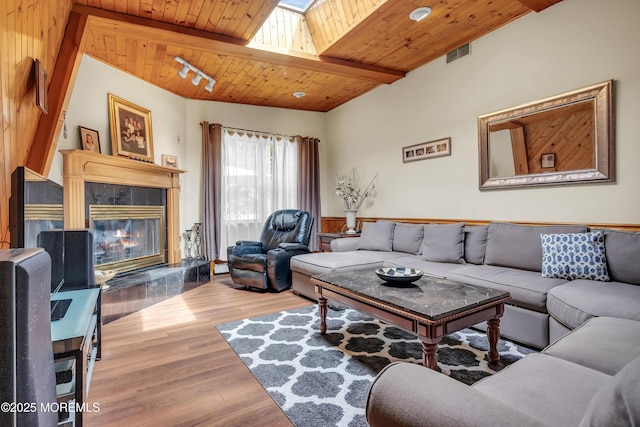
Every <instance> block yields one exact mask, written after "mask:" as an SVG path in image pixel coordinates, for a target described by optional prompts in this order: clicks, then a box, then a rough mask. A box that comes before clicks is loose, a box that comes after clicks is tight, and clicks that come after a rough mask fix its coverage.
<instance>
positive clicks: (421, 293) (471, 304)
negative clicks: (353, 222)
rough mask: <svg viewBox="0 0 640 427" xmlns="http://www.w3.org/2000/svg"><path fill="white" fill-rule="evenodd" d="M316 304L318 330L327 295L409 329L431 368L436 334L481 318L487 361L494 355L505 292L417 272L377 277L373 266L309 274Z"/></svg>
mask: <svg viewBox="0 0 640 427" xmlns="http://www.w3.org/2000/svg"><path fill="white" fill-rule="evenodd" d="M311 282H312V283H313V284H315V289H316V294H317V295H318V303H319V307H320V319H321V320H320V333H321V334H325V333H326V331H327V320H326V319H327V299H331V300H333V301H336V302H340V303H342V304H345V305H347V306H349V307H352V308H354V309H356V310H358V311H361V312H363V313H367V314H370V315H371V316H374V317H377V318H378V319H380V320H382V321H385V322H389V323H392V324H394V325H396V326H398V327H399V328H402V329H404V330H407V331H409V332H413V333H415V334H417V335H418V337H419V338H420V340H421V341H422V349H423V364H424V365H425V366H426V367H428V368H431V369H434V370H435V369H437V364H438V358H437V351H438V343H439V342H440V341H441V340H442V337H443V336H445V335H447V334H450V333H453V332H456V331H459V330H461V329H464V328H467V327H469V326H472V325H475V324H477V323H480V322H483V321H487V324H488V328H487V338H488V340H489V361H490V362H491V363H495V362H497V361H498V360H500V354H499V353H498V348H497V347H498V337H499V336H500V318H501V317H502V314H503V313H504V303H505V301H508V300H509V299H510V298H511V296H510V295H509V293H508V292H503V291H498V290H495V289H490V288H485V287H482V286H476V285H467V284H465V283H460V282H454V281H452V280H445V279H438V278H435V277H430V276H426V275H425V276H422V278H420V279H419V280H418V281H416V282H414V283H411V284H408V285H393V284H391V283H387V282H385V281H384V280H382V279H380V278H379V277H378V276H377V275H376V273H375V269H373V268H371V269H363V270H352V271H344V272H334V273H327V274H321V275H318V276H313V277H312V278H311Z"/></svg>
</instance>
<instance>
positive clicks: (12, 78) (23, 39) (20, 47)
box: [0, 0, 73, 249]
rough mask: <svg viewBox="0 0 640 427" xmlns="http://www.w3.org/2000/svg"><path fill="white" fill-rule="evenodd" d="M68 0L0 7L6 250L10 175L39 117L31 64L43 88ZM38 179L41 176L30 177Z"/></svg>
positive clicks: (1, 234) (6, 1)
mask: <svg viewBox="0 0 640 427" xmlns="http://www.w3.org/2000/svg"><path fill="white" fill-rule="evenodd" d="M72 6H73V4H72V0H2V1H0V115H1V116H2V131H1V132H0V158H1V159H2V161H1V162H0V241H1V244H0V248H3V249H4V248H8V247H9V243H8V242H9V197H10V193H11V174H12V173H13V171H14V169H15V168H16V167H18V166H24V165H25V164H26V162H27V158H28V156H29V152H30V150H31V144H32V142H33V138H34V135H35V132H36V129H37V126H38V121H39V120H40V117H41V115H42V113H41V111H40V110H39V109H38V107H37V106H36V91H35V72H34V59H38V60H40V62H41V63H42V65H43V66H44V69H45V70H46V71H47V88H48V87H49V84H50V83H51V76H52V73H53V70H54V67H55V65H56V60H57V58H58V52H59V50H60V45H61V43H62V39H63V37H64V32H65V28H66V25H67V20H68V18H69V14H70V13H71V8H72ZM36 172H39V173H42V171H36Z"/></svg>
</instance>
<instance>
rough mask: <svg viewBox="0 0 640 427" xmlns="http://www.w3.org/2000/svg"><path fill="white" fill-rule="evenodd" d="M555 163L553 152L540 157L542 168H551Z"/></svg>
mask: <svg viewBox="0 0 640 427" xmlns="http://www.w3.org/2000/svg"><path fill="white" fill-rule="evenodd" d="M555 165H556V155H555V153H548V154H543V155H542V157H541V158H540V166H542V167H543V168H552V167H555Z"/></svg>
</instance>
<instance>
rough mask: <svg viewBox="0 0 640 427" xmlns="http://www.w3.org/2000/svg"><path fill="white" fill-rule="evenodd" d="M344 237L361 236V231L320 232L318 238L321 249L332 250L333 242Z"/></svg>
mask: <svg viewBox="0 0 640 427" xmlns="http://www.w3.org/2000/svg"><path fill="white" fill-rule="evenodd" d="M344 237H360V233H353V234H347V233H318V240H320V251H321V252H331V242H332V241H333V240H335V239H342V238H344Z"/></svg>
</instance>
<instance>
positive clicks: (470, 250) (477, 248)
mask: <svg viewBox="0 0 640 427" xmlns="http://www.w3.org/2000/svg"><path fill="white" fill-rule="evenodd" d="M488 230H489V226H488V225H475V226H466V227H465V228H464V260H465V261H466V262H467V263H468V264H482V263H483V262H484V253H485V250H486V248H487V232H488Z"/></svg>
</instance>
